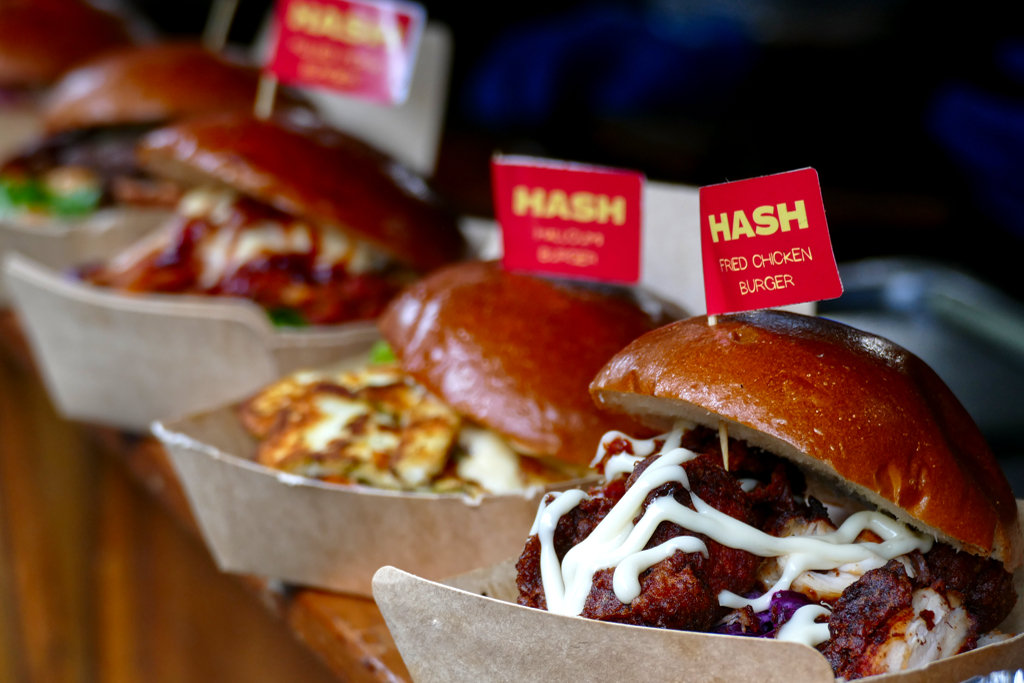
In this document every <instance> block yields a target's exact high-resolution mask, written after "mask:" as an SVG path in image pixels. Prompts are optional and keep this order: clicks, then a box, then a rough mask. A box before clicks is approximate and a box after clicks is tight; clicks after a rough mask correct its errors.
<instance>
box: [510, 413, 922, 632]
mask: <svg viewBox="0 0 1024 683" xmlns="http://www.w3.org/2000/svg"><path fill="white" fill-rule="evenodd" d="M682 431H683V430H682V428H681V427H677V428H676V429H674V430H673V431H672V432H670V433H668V434H665V435H663V436H659V437H655V439H650V440H648V441H639V440H633V439H629V440H630V443H631V444H632V445H633V452H634V455H633V456H629V455H617V456H614V457H612V458H610V459H609V461H608V463H607V464H606V468H605V479H606V481H610V480H611V479H612V478H614V477H615V476H618V475H619V474H623V473H626V472H631V471H632V468H633V467H634V466H635V465H636V463H637V462H639V461H640V460H642V459H643V458H644V457H646V456H645V455H641V454H644V453H646V454H647V455H649V454H651V453H653V451H654V448H655V445H654V441H655V440H658V439H662V440H664V441H665V444H664V446H663V448H662V455H661V457H659V458H658V459H657V460H656V461H654V463H652V464H651V465H650V466H648V468H647V469H646V470H644V472H643V474H641V475H640V476H639V477H638V478H637V479H636V481H635V482H634V483H633V485H632V486H631V487H630V489H629V490H628V491H626V493H625V495H624V496H623V497H622V498H621V499H620V500H619V502H618V503H616V504H615V506H614V507H613V508H612V509H611V511H610V512H609V513H608V515H607V516H606V517H605V518H604V519H603V520H601V522H600V523H599V524H598V525H597V527H595V528H594V530H593V531H592V532H591V534H590V535H589V536H588V537H587V538H586V539H584V540H583V541H582V542H581V543H579V544H577V545H576V546H574V547H573V548H572V549H570V550H569V552H568V553H566V555H565V557H564V558H563V560H562V563H561V565H559V562H558V557H557V555H556V554H555V549H554V532H555V528H556V527H557V525H558V520H559V519H560V518H561V517H562V516H563V515H565V514H566V513H568V512H569V511H570V510H572V509H573V508H575V507H576V506H577V505H579V504H580V503H581V502H582V501H583V500H585V499H586V495H585V494H584V493H583V492H582V491H566V492H565V493H562V494H558V495H557V496H556V497H555V498H554V500H552V501H551V502H550V503H548V504H543V503H542V504H541V508H540V510H538V513H537V518H536V520H535V521H534V525H533V529H532V530H531V532H530V533H531V534H537V535H538V537H539V539H540V544H541V558H540V564H541V580H542V583H543V586H544V594H545V598H546V601H547V608H548V610H549V611H551V612H555V613H558V614H567V615H573V616H575V615H579V614H581V613H582V612H583V607H584V605H585V604H586V599H587V596H588V595H589V593H590V590H591V587H592V585H593V580H594V574H596V573H597V572H598V571H600V570H602V569H611V568H614V569H615V572H614V574H613V579H612V583H613V590H614V591H615V595H616V597H617V598H618V599H619V601H620V602H622V603H623V604H629V603H631V602H632V601H633V600H635V599H636V597H637V596H638V595H639V594H640V582H639V575H640V574H641V573H642V572H643V571H644V570H646V569H647V568H649V567H651V566H653V565H654V564H657V563H658V562H660V561H662V560H664V559H666V558H668V557H670V556H671V555H672V554H673V553H675V552H677V551H682V552H702V553H704V554H705V555H706V554H707V548H706V547H705V546H704V544H703V543H701V542H700V541H699V540H698V539H695V538H692V537H677V538H674V539H671V540H669V541H667V542H665V543H663V544H661V545H658V546H656V547H654V548H650V549H647V550H644V546H646V545H647V543H648V542H649V541H650V539H651V536H652V535H653V534H654V531H655V530H656V529H657V528H658V525H659V524H660V523H661V522H663V521H669V522H673V523H675V524H678V525H679V526H681V527H683V528H684V529H686V530H688V531H690V532H693V533H700V534H704V535H705V536H707V537H709V538H711V539H712V540H714V541H717V542H718V543H721V544H722V545H724V546H727V547H729V548H736V549H740V550H745V551H747V552H749V553H752V554H754V555H757V556H759V557H782V558H785V564H784V567H785V568H784V570H783V573H782V576H781V578H780V579H779V580H778V581H777V582H776V583H775V585H773V586H772V587H771V589H770V590H769V591H768V592H767V593H765V594H764V595H763V596H761V597H759V598H756V599H753V600H751V599H747V598H743V597H741V596H739V595H736V594H734V593H731V592H729V591H722V593H721V594H719V596H718V600H719V603H720V604H721V605H723V606H725V607H731V608H741V607H745V606H748V605H749V606H750V607H751V608H753V610H754V611H755V612H761V611H764V610H766V609H768V608H769V605H770V603H771V598H772V595H774V594H775V593H776V592H778V591H780V590H786V589H788V588H789V587H790V586H791V585H792V583H793V581H794V580H795V579H796V578H797V577H798V576H799V575H800V574H802V573H803V572H805V571H809V570H830V569H835V568H837V567H842V566H843V565H846V564H850V563H856V562H864V561H868V560H871V561H873V562H880V561H881V562H884V561H888V560H891V559H893V558H895V557H898V556H900V555H904V554H906V553H909V552H911V551H913V550H919V551H921V552H927V551H928V550H930V549H931V546H932V543H933V542H934V539H932V538H930V537H928V536H925V535H923V534H919V533H917V532H915V531H913V530H911V529H910V528H908V527H907V526H905V525H904V524H901V523H900V522H897V521H896V520H894V519H892V518H890V517H887V516H885V515H883V514H881V513H878V512H867V511H865V512H858V513H855V514H853V515H851V516H850V517H849V518H848V519H847V520H846V521H845V522H844V523H843V525H842V526H841V527H839V529H837V530H836V531H834V532H832V533H828V534H822V535H818V536H790V537H785V538H778V537H775V536H770V535H768V534H766V533H764V532H761V531H759V530H757V529H755V528H754V527H752V526H750V525H748V524H744V523H743V522H741V521H739V520H737V519H733V518H732V517H730V516H728V515H726V514H724V513H722V512H719V511H718V510H716V509H714V508H713V507H711V506H710V505H708V504H707V503H705V502H704V501H702V500H701V499H700V498H699V497H697V496H696V495H694V494H693V493H692V492H691V493H690V500H691V501H692V504H693V507H694V509H693V510H691V509H690V508H688V507H685V506H683V505H680V504H679V503H677V502H676V501H675V499H674V498H673V497H671V496H663V497H661V498H658V499H657V500H655V501H653V502H652V503H651V504H650V505H649V506H648V508H647V510H646V512H645V513H644V515H643V517H642V518H641V519H640V521H639V523H637V524H636V525H635V526H634V524H633V519H635V518H636V516H637V515H638V514H639V512H640V508H641V506H642V505H643V502H644V500H645V499H646V498H647V495H648V494H649V493H650V492H651V491H653V490H654V489H656V488H658V487H659V486H661V485H662V484H666V483H668V482H672V481H674V482H679V483H681V484H682V485H683V486H684V487H685V488H686V489H687V490H688V491H689V490H690V482H689V479H688V478H687V476H686V471H685V470H684V469H683V467H682V465H683V464H684V463H686V462H689V461H691V460H693V459H694V458H696V457H697V454H696V453H694V452H692V451H689V450H686V449H685V448H680V447H679V443H680V441H681V437H682ZM616 438H627V439H628V438H629V437H626V436H625V435H623V434H620V433H618V432H611V433H609V434H607V435H605V438H603V439H602V440H601V450H600V451H599V452H598V457H597V458H596V459H595V463H596V462H598V461H599V460H600V459H601V458H602V457H603V451H604V448H605V444H607V443H610V442H611V441H613V440H615V439H616ZM627 464H628V465H629V467H628V468H625V466H626V465H627ZM613 465H614V467H613ZM613 472H616V473H617V474H612V473H613ZM746 483H747V482H743V484H746ZM744 488H746V487H744ZM865 529H870V530H871V531H873V532H874V533H875V534H877V535H878V536H879V537H880V538H881V539H882V542H881V543H867V542H861V543H856V542H855V539H856V538H857V536H858V535H859V534H860V533H861V532H862V531H864V530H865ZM687 538H689V539H691V540H685V539H687ZM693 541H696V542H695V543H694V542H693ZM698 544H699V545H698ZM805 609H806V608H802V609H801V610H798V614H799V613H800V612H802V611H803V610H805ZM810 614H811V612H810V611H806V612H804V615H805V616H804V617H802V618H808V617H806V615H810ZM816 616H818V615H815V617H816ZM809 621H810V623H811V625H812V626H814V627H817V626H821V625H820V624H813V621H814V618H813V617H811V618H809ZM799 623H802V622H798V624H799ZM812 626H807V628H804V629H803V631H799V632H800V633H803V632H815V631H814V628H812ZM794 629H797V627H796V626H794ZM820 631H821V629H820V628H819V629H817V631H816V632H815V633H817V635H820V633H819V632H820ZM797 632H798V631H797V630H793V629H791V630H790V633H797ZM780 635H781V631H780ZM794 637H795V636H794ZM801 637H803V636H801ZM815 637H816V636H815ZM826 638H827V636H826ZM801 642H803V641H801ZM819 642H820V641H819Z"/></svg>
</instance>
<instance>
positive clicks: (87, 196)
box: [49, 189, 103, 216]
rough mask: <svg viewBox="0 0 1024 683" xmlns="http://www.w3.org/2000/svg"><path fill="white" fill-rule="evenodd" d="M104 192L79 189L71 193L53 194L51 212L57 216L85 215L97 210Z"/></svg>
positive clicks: (51, 196)
mask: <svg viewBox="0 0 1024 683" xmlns="http://www.w3.org/2000/svg"><path fill="white" fill-rule="evenodd" d="M102 198H103V193H102V192H101V191H100V190H98V189H95V190H79V191H78V192H73V193H71V194H65V195H61V194H51V195H50V197H49V199H50V201H49V208H50V212H51V213H53V214H54V215H56V216H84V215H86V214H90V213H92V212H93V211H95V210H96V207H97V206H99V205H100V199H102Z"/></svg>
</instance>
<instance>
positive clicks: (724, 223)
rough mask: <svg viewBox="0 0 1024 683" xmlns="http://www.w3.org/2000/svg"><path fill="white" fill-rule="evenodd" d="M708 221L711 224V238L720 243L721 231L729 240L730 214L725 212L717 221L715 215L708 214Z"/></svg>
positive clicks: (726, 239)
mask: <svg viewBox="0 0 1024 683" xmlns="http://www.w3.org/2000/svg"><path fill="white" fill-rule="evenodd" d="M708 223H710V225H711V239H712V241H714V243H715V244H718V235H719V233H721V235H722V237H724V238H725V241H726V242H728V241H729V239H730V237H731V236H730V235H729V216H728V215H727V214H724V213H723V214H722V215H721V220H720V221H716V220H715V217H714V216H712V215H711V214H708Z"/></svg>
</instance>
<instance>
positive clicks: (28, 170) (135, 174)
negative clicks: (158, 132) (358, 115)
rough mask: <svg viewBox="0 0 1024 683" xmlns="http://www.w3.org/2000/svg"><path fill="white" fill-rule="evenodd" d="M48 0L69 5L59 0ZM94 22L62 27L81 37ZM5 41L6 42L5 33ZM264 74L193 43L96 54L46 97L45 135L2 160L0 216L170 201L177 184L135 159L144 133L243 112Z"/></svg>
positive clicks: (39, 221) (46, 217) (88, 211)
mask: <svg viewBox="0 0 1024 683" xmlns="http://www.w3.org/2000/svg"><path fill="white" fill-rule="evenodd" d="M52 1H53V2H54V4H55V5H58V6H60V8H61V10H60V11H62V12H63V11H64V9H63V8H64V4H63V3H62V2H59V1H58V0H52ZM43 5H44V6H49V5H47V4H46V3H43ZM68 5H69V6H71V5H73V3H68ZM33 6H34V4H33ZM5 11H6V10H0V13H2V12H5ZM71 16H75V15H74V13H72V15H71ZM83 21H84V20H83ZM88 27H89V24H88V23H86V24H84V25H80V26H70V27H67V28H66V29H62V31H64V30H66V31H68V32H69V34H70V35H74V36H79V37H83V36H88V35H90V34H89V30H88ZM0 33H2V31H0ZM61 35H63V34H61ZM97 35H99V34H97ZM82 39H83V40H86V39H85V38H82ZM0 44H3V45H4V47H5V48H6V39H5V38H0ZM60 44H61V43H60V41H58V40H55V39H54V40H50V41H49V42H47V43H46V44H45V45H46V49H47V50H49V49H51V48H52V47H54V46H59V45H60ZM56 51H57V52H59V48H57V49H56ZM82 56H85V55H82ZM2 63H3V62H2V61H0V72H2V69H3V67H2ZM41 73H42V72H41ZM258 80H259V76H258V72H257V71H256V70H255V69H252V68H249V67H245V66H242V65H239V64H235V63H231V62H228V61H226V60H225V59H224V58H222V57H220V56H218V55H215V54H213V53H211V52H208V51H206V50H204V49H203V48H202V47H200V46H199V45H198V44H191V43H167V44H161V45H149V46H144V47H123V48H119V49H116V50H113V51H108V52H105V53H103V54H102V55H99V56H97V57H94V58H92V59H90V60H89V61H87V62H85V63H83V64H81V65H80V66H78V67H77V68H75V69H73V70H72V71H70V72H68V73H67V74H65V75H64V76H63V77H62V78H61V79H60V80H59V81H58V82H57V83H56V84H55V85H54V86H53V88H52V89H51V91H50V92H49V94H48V95H47V97H46V98H45V99H44V101H43V102H42V105H41V116H42V123H43V127H44V129H45V132H46V135H45V136H44V137H43V138H42V139H41V140H39V141H38V142H36V143H34V144H32V145H30V146H29V147H28V148H27V149H23V150H22V151H21V152H20V153H17V154H16V155H15V156H14V157H12V158H10V159H8V160H7V161H6V162H4V163H3V164H0V198H2V200H0V219H6V220H9V221H15V222H17V223H18V224H22V225H48V224H50V223H52V222H54V221H68V220H72V219H74V220H81V219H84V218H87V217H90V216H92V215H93V214H95V213H96V212H97V211H98V210H100V209H104V208H111V207H123V206H145V207H154V206H155V207H168V206H172V207H173V206H174V204H175V202H176V201H177V199H178V198H179V189H178V188H177V187H176V186H175V185H173V184H171V183H167V182H166V181H161V180H158V179H156V178H154V177H153V176H151V175H150V174H148V173H147V172H146V171H145V170H144V169H142V168H141V167H140V166H139V165H138V164H137V163H136V161H135V157H134V147H135V143H136V142H137V141H138V139H139V137H140V136H141V135H143V134H144V133H145V132H147V131H149V130H152V129H153V128H155V127H157V126H159V125H162V124H165V123H167V122H168V121H171V120H174V119H178V118H181V117H183V116H189V115H196V114H202V113H210V112H214V111H222V110H232V111H239V110H247V109H249V108H250V107H252V106H253V101H254V99H255V96H256V86H257V83H258Z"/></svg>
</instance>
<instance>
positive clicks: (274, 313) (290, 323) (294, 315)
mask: <svg viewBox="0 0 1024 683" xmlns="http://www.w3.org/2000/svg"><path fill="white" fill-rule="evenodd" d="M267 317H269V318H270V322H272V323H273V324H274V327H308V326H309V322H307V321H306V318H305V317H304V316H303V315H302V312H301V311H297V310H295V309H294V308H272V309H270V310H268V311H267Z"/></svg>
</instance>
